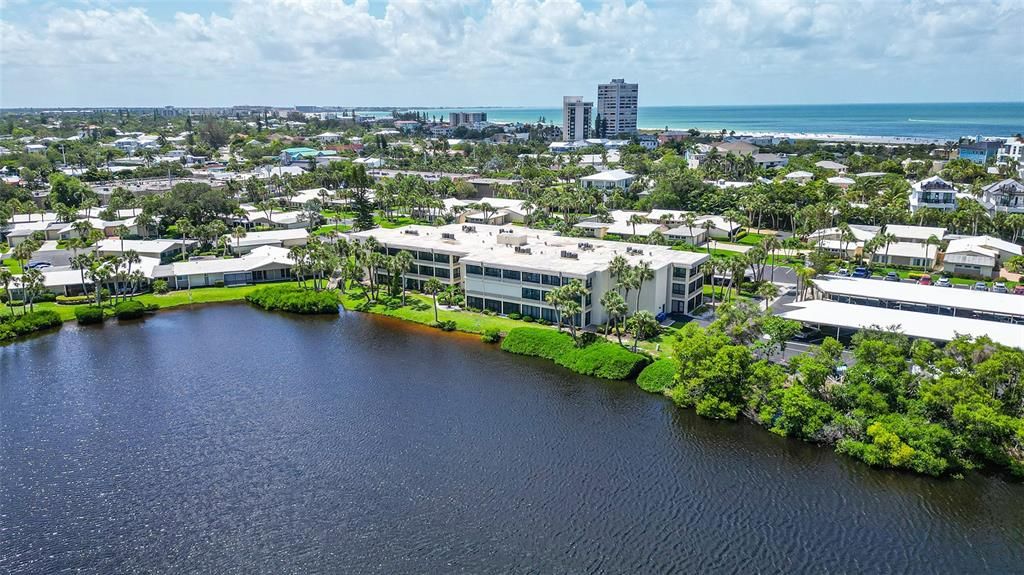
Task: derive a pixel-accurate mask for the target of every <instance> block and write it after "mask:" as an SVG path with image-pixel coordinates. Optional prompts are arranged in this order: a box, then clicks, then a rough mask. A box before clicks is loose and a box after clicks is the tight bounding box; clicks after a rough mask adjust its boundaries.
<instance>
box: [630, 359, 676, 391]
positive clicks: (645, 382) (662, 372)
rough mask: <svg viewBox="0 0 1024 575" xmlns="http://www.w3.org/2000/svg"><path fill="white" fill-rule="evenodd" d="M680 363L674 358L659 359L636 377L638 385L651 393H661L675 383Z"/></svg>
mask: <svg viewBox="0 0 1024 575" xmlns="http://www.w3.org/2000/svg"><path fill="white" fill-rule="evenodd" d="M678 372H679V364H678V363H676V362H675V360H672V359H659V360H658V361H655V362H654V363H652V364H650V365H648V366H647V367H645V368H644V370H643V371H641V372H640V375H638V376H637V378H636V385H637V386H638V387H639V388H640V389H642V390H644V391H649V392H651V393H661V392H662V391H664V390H665V389H667V388H669V387H672V386H673V385H675V379H676V373H678Z"/></svg>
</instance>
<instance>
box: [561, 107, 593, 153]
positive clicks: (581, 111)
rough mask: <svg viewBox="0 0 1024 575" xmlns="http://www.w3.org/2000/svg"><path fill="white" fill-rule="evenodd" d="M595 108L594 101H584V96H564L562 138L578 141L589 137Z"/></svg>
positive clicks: (567, 140) (568, 140)
mask: <svg viewBox="0 0 1024 575" xmlns="http://www.w3.org/2000/svg"><path fill="white" fill-rule="evenodd" d="M593 109H594V103H593V102H584V101H583V97H582V96H565V97H564V98H562V139H563V140H565V141H566V142H578V141H580V140H586V139H587V138H589V137H590V127H591V125H592V123H593V119H592V117H591V116H592V112H593Z"/></svg>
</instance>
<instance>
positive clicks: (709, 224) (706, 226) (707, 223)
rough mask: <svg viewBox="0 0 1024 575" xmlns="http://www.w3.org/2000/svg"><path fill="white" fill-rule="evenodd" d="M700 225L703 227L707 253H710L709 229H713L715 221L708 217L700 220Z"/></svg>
mask: <svg viewBox="0 0 1024 575" xmlns="http://www.w3.org/2000/svg"><path fill="white" fill-rule="evenodd" d="M700 227H701V228H703V229H704V242H705V244H704V245H706V246H707V247H708V255H709V256H710V255H711V230H713V229H715V222H713V221H711V220H710V219H707V220H704V221H703V222H701V224H700Z"/></svg>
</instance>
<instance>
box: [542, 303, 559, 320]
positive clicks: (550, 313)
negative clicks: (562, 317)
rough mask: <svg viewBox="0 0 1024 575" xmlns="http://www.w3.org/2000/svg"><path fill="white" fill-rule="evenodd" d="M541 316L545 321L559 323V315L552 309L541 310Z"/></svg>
mask: <svg viewBox="0 0 1024 575" xmlns="http://www.w3.org/2000/svg"><path fill="white" fill-rule="evenodd" d="M540 316H541V317H542V318H543V319H545V320H547V321H551V322H555V321H558V314H556V313H555V310H553V309H550V308H546V307H545V308H541V310H540Z"/></svg>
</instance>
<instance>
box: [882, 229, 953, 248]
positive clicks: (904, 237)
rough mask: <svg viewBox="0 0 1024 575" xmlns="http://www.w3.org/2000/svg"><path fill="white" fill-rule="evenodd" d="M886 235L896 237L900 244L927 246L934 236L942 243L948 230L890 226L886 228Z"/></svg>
mask: <svg viewBox="0 0 1024 575" xmlns="http://www.w3.org/2000/svg"><path fill="white" fill-rule="evenodd" d="M885 233H887V234H892V235H894V236H896V241H898V242H909V243H915V244H926V243H928V240H929V239H930V238H932V237H933V236H934V238H935V239H936V240H938V241H940V242H941V241H942V239H943V238H944V237H946V228H935V227H929V226H903V225H896V224H889V225H887V226H885Z"/></svg>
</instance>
